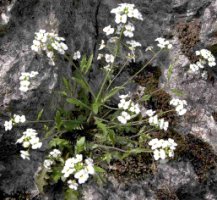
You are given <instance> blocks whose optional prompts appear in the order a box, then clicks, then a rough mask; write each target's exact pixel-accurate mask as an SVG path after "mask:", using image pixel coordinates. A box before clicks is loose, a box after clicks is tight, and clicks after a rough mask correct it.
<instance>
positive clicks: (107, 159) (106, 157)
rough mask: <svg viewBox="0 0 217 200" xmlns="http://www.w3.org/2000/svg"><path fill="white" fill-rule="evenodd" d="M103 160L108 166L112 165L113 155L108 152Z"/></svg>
mask: <svg viewBox="0 0 217 200" xmlns="http://www.w3.org/2000/svg"><path fill="white" fill-rule="evenodd" d="M103 160H105V161H106V162H107V163H108V164H110V162H111V160H112V154H111V153H110V152H107V153H105V154H104V156H103Z"/></svg>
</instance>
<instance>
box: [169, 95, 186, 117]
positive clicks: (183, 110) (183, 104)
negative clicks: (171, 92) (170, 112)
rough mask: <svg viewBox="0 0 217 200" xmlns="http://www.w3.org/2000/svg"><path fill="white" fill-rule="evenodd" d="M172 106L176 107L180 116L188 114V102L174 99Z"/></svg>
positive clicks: (171, 102)
mask: <svg viewBox="0 0 217 200" xmlns="http://www.w3.org/2000/svg"><path fill="white" fill-rule="evenodd" d="M170 105H173V106H175V109H176V112H177V113H178V115H184V114H185V113H186V112H187V109H186V108H185V107H186V106H187V101H185V100H180V99H176V98H173V99H172V100H171V101H170Z"/></svg>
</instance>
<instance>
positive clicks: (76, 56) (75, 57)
mask: <svg viewBox="0 0 217 200" xmlns="http://www.w3.org/2000/svg"><path fill="white" fill-rule="evenodd" d="M80 58H81V53H80V51H76V52H75V53H74V55H73V59H74V60H78V59H80Z"/></svg>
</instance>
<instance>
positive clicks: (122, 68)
mask: <svg viewBox="0 0 217 200" xmlns="http://www.w3.org/2000/svg"><path fill="white" fill-rule="evenodd" d="M127 63H128V62H125V63H124V65H123V66H122V67H121V69H120V70H119V72H118V73H117V74H116V76H115V77H114V78H113V79H112V81H111V82H110V83H109V85H108V87H107V88H106V91H108V89H109V88H110V86H111V84H112V83H113V82H114V80H115V79H116V78H117V77H118V76H119V75H120V73H121V72H122V71H123V70H124V68H125V67H126V65H127Z"/></svg>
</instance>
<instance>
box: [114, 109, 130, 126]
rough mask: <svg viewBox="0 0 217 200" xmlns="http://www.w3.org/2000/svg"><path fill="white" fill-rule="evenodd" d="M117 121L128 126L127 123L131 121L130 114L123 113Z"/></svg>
mask: <svg viewBox="0 0 217 200" xmlns="http://www.w3.org/2000/svg"><path fill="white" fill-rule="evenodd" d="M117 119H118V121H119V122H121V123H122V124H126V123H127V121H128V120H130V119H131V116H130V114H129V113H127V112H125V111H123V112H121V115H120V116H118V117H117Z"/></svg>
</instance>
